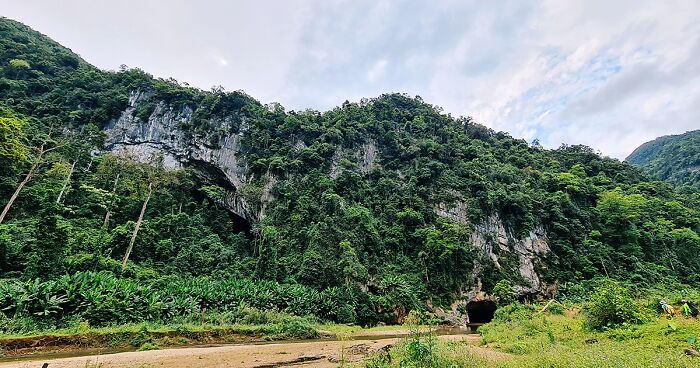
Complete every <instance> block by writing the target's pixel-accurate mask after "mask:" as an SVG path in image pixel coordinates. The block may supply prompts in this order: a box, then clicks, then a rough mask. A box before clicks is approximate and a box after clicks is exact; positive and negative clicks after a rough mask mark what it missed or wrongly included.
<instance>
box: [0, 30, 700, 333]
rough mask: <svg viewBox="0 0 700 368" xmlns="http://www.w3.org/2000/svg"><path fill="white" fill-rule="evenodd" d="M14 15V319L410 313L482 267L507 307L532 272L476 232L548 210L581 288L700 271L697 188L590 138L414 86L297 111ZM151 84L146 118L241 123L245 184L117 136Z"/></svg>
mask: <svg viewBox="0 0 700 368" xmlns="http://www.w3.org/2000/svg"><path fill="white" fill-rule="evenodd" d="M0 34H2V37H0V107H2V109H1V110H0V167H1V168H2V170H0V204H2V205H3V212H2V216H0V277H1V278H2V280H0V310H1V311H2V313H0V314H1V315H2V330H3V332H5V333H8V332H9V333H17V334H27V333H33V332H37V331H46V330H52V329H56V328H69V327H70V326H73V325H75V324H81V323H89V325H90V326H111V325H117V324H124V323H145V322H152V323H164V324H169V323H175V321H177V320H178V319H180V318H192V316H196V315H200V314H203V313H228V312H235V311H237V310H239V309H240V308H242V307H245V306H250V307H255V308H257V309H260V310H265V311H278V312H284V313H291V314H294V315H297V316H307V315H310V316H313V318H316V319H319V320H320V321H323V322H340V323H354V324H359V325H374V324H376V323H378V322H385V323H396V322H399V321H401V320H402V319H403V318H404V317H406V315H407V314H408V312H409V311H411V310H425V309H426V308H427V305H428V304H432V305H433V306H442V307H447V306H450V305H451V304H452V302H454V301H455V300H456V299H460V298H462V297H463V292H464V291H465V290H469V289H470V288H471V287H473V286H474V285H475V284H476V283H478V282H480V283H481V286H482V287H483V291H485V292H487V293H489V294H494V293H497V294H498V298H499V301H500V302H501V303H502V304H505V303H508V302H510V301H512V300H513V299H514V298H515V297H517V296H518V295H514V293H513V290H515V287H517V286H520V287H522V288H521V289H523V288H524V289H527V288H529V287H530V286H532V285H530V281H529V280H527V279H524V278H523V276H522V275H521V274H520V272H519V269H520V265H519V259H518V255H517V254H516V253H515V252H513V251H512V249H511V250H510V251H506V250H503V249H501V248H500V247H498V246H494V247H493V250H494V252H495V253H498V254H497V255H498V256H499V257H500V261H499V264H498V265H496V264H495V263H494V262H493V261H492V259H491V258H490V256H489V255H487V254H485V253H484V252H483V251H482V249H481V248H480V247H477V246H475V245H474V244H473V241H472V235H473V234H474V233H475V232H476V231H478V229H477V227H478V225H479V224H482V223H484V222H485V221H486V220H487V219H494V218H495V219H497V220H498V221H499V222H502V224H503V226H504V229H505V231H506V233H507V234H506V235H507V237H508V238H512V239H511V240H517V239H524V238H527V237H529V236H530V234H531V232H532V231H533V230H534V229H541V230H542V232H543V233H545V234H546V239H547V244H548V247H549V249H550V250H551V251H550V252H548V253H546V254H543V255H542V256H541V257H539V258H538V259H536V260H535V264H536V271H537V272H538V274H539V275H540V279H541V281H542V282H543V283H545V284H546V285H555V284H560V285H564V286H563V287H562V290H563V291H564V292H568V293H570V294H572V295H573V294H574V293H575V292H576V287H577V285H581V284H582V283H585V282H586V281H587V280H591V279H594V278H595V277H598V276H600V275H606V276H610V277H612V278H616V279H619V280H626V281H630V282H634V283H636V284H639V285H655V284H657V283H659V282H664V283H667V284H669V285H671V284H672V285H691V286H695V287H697V286H700V285H699V283H700V276H699V275H700V258H698V257H697V254H698V253H699V252H700V236H699V235H698V234H699V233H700V214H699V212H698V210H699V209H700V193H699V192H698V191H696V190H694V189H692V188H676V187H673V186H672V185H671V184H668V183H663V182H649V181H646V180H645V177H644V175H642V174H641V173H640V172H639V170H638V169H636V168H635V167H633V166H631V165H629V164H627V163H624V162H620V161H617V160H613V159H609V158H603V157H601V156H600V155H598V154H596V153H595V152H593V150H592V149H590V148H588V147H584V146H562V147H560V148H559V149H555V150H545V149H542V148H541V147H538V146H530V145H528V144H527V143H526V142H525V141H523V140H518V139H514V138H512V137H510V136H509V135H507V134H505V133H501V132H494V131H492V130H490V129H488V128H486V127H484V126H482V125H479V124H476V123H475V122H473V121H472V120H471V119H469V118H454V117H452V116H450V115H447V114H443V113H442V112H441V110H440V108H438V107H436V106H432V105H429V104H427V103H425V102H424V101H422V99H421V98H420V97H409V96H405V95H401V94H388V95H383V96H380V97H378V98H375V99H371V100H362V101H360V102H358V103H350V102H346V103H343V104H342V105H341V106H339V107H337V108H335V109H333V110H331V111H327V112H324V113H320V112H317V111H311V110H308V111H285V110H284V108H283V107H282V106H280V105H278V104H270V105H263V104H261V103H259V102H258V101H256V100H254V99H253V98H251V97H250V96H247V95H246V94H245V93H243V92H226V91H223V90H222V89H220V88H215V89H213V90H212V91H202V90H198V89H194V88H191V87H188V86H186V85H181V84H179V83H178V82H177V81H174V80H162V79H154V78H153V77H152V76H150V75H148V74H146V73H144V72H143V71H140V70H138V69H129V68H126V67H124V68H122V69H121V70H119V71H101V70H98V69H97V68H95V67H93V66H91V65H89V64H88V63H86V62H85V61H83V60H82V59H80V58H79V57H78V56H77V55H75V54H73V53H72V52H70V50H68V49H66V48H64V47H62V46H60V45H58V44H56V43H55V42H53V41H51V40H49V39H48V38H46V37H45V36H43V35H41V34H39V33H37V32H35V31H33V30H31V29H29V28H28V27H26V26H24V25H22V24H19V23H17V22H14V21H11V20H7V19H4V18H2V19H0ZM137 95H138V96H140V97H139V99H138V103H137V104H136V105H135V106H131V107H129V108H133V109H134V114H133V116H134V119H136V122H135V124H140V123H144V122H146V121H147V120H148V119H149V118H150V117H152V116H154V114H156V115H157V114H158V113H162V111H166V110H167V111H173V112H188V116H191V118H189V119H182V121H180V122H179V123H178V124H179V125H178V126H177V132H178V133H181V134H182V135H183V136H184V137H185V138H183V139H185V140H186V141H187V144H194V143H192V142H195V141H196V142H197V144H200V145H206V146H207V147H208V148H212V149H215V148H217V147H219V146H220V145H221V143H222V139H223V137H235V139H236V140H237V142H239V143H240V147H241V151H240V152H239V156H237V157H236V160H238V161H240V163H241V167H244V169H245V170H247V171H246V173H245V175H246V178H249V180H248V179H247V180H246V181H245V183H244V184H243V185H242V187H240V188H231V187H230V183H228V182H226V180H225V178H223V179H222V175H221V171H222V168H217V167H210V166H212V165H211V164H210V163H206V162H204V163H202V162H195V163H192V165H190V166H188V167H185V168H182V169H178V170H165V169H164V160H165V159H164V157H163V155H162V152H161V155H159V154H158V153H157V152H156V154H155V155H154V157H139V160H136V159H134V158H133V157H126V156H123V155H117V154H114V153H110V152H109V150H110V147H105V145H104V140H105V137H104V129H105V128H106V127H109V125H110V124H111V123H113V122H114V120H115V119H116V118H118V117H119V116H120V115H121V114H122V113H123V112H124V111H126V109H127V106H130V105H129V97H130V96H132V97H134V96H137ZM134 98H135V97H134ZM159 111H160V112H159ZM145 161H148V162H147V163H145ZM207 164H208V165H209V166H207ZM198 165H199V166H198ZM212 173H214V174H212ZM217 175H218V176H217ZM270 178H274V180H271V179H270ZM268 184H269V185H268ZM226 185H229V187H226V188H224V186H226ZM227 190H229V191H235V195H236V196H238V197H237V198H243V199H244V200H245V203H246V204H247V207H246V209H247V210H249V212H254V213H256V214H262V213H263V212H264V216H263V215H260V216H258V217H256V216H249V218H246V219H244V218H242V217H241V216H240V214H239V215H234V214H231V213H229V212H227V211H226V210H225V209H224V208H223V207H222V206H221V205H220V202H219V201H217V200H220V199H221V198H222V197H223V196H225V195H226V191H227ZM268 190H269V195H267V194H266V193H268ZM264 197H269V200H268V199H265V198H264ZM440 208H447V210H448V211H443V212H447V213H448V214H450V213H451V214H452V215H447V216H445V215H439V214H438V213H439V212H440V211H439V209H440ZM263 209H264V211H263ZM490 240H493V239H490ZM616 295H617V294H614V293H613V294H612V296H611V297H616ZM520 296H521V297H523V296H527V295H520ZM620 300H621V302H623V303H624V302H626V300H625V299H620ZM600 317H601V319H600V321H599V322H596V323H598V325H600V324H602V325H601V326H608V325H616V324H619V323H625V322H629V321H628V319H627V318H628V316H625V317H624V319H623V320H616V319H610V318H609V317H608V316H604V315H601V316H600ZM598 325H596V326H598ZM289 327H290V328H293V329H295V330H298V331H302V332H303V331H305V327H304V326H289ZM596 328H597V327H596Z"/></svg>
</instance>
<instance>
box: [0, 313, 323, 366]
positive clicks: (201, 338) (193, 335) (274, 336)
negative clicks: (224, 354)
mask: <svg viewBox="0 0 700 368" xmlns="http://www.w3.org/2000/svg"><path fill="white" fill-rule="evenodd" d="M316 326H317V323H316V321H314V320H313V319H309V318H303V317H296V316H291V315H288V314H284V313H279V312H264V311H259V310H254V309H249V308H248V309H246V310H245V311H243V312H241V313H238V315H237V316H232V315H228V314H226V315H223V314H212V315H208V316H207V315H200V316H193V317H190V318H188V319H186V320H182V321H181V322H180V323H172V324H156V323H138V324H129V325H119V326H110V327H100V328H91V327H89V326H87V325H86V324H85V323H83V322H80V323H76V324H75V325H73V326H71V327H69V328H65V329H56V330H47V331H34V332H33V333H29V334H22V335H4V336H2V337H1V338H0V348H1V349H2V351H4V352H5V356H19V355H27V354H32V353H36V352H50V351H54V350H60V349H66V348H68V349H92V348H107V349H115V350H132V349H138V350H152V349H157V348H159V347H168V346H183V345H197V344H212V343H239V342H250V341H256V340H281V339H308V338H316V337H318V336H319V333H318V330H317V328H316Z"/></svg>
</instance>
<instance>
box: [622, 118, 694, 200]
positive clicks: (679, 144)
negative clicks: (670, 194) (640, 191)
mask: <svg viewBox="0 0 700 368" xmlns="http://www.w3.org/2000/svg"><path fill="white" fill-rule="evenodd" d="M625 161H627V162H629V163H632V164H634V165H639V166H641V167H642V169H643V170H644V171H645V172H646V173H648V174H649V175H650V176H651V177H653V178H658V179H661V180H666V181H669V182H671V183H674V184H685V185H690V186H693V187H695V188H696V189H700V130H694V131H690V132H686V133H684V134H679V135H667V136H663V137H659V138H656V139H654V140H653V141H649V142H646V143H644V144H642V145H641V146H639V147H637V149H635V150H634V152H632V153H631V154H630V155H629V156H628V157H627V158H626V159H625Z"/></svg>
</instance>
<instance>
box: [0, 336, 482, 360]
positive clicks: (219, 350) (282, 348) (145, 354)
mask: <svg viewBox="0 0 700 368" xmlns="http://www.w3.org/2000/svg"><path fill="white" fill-rule="evenodd" d="M439 338H440V339H450V340H464V341H466V342H467V343H469V344H470V345H474V349H475V350H476V352H477V353H479V352H480V353H483V354H484V355H491V354H493V353H494V352H493V351H490V350H488V349H485V348H480V347H478V346H475V345H477V343H478V341H479V336H478V335H464V334H460V335H443V336H440V337H439ZM399 340H400V338H399V337H385V336H381V335H377V336H369V337H366V338H361V339H358V340H347V341H312V342H281V343H270V344H243V345H225V346H217V347H201V348H179V349H165V350H152V351H140V352H127V353H117V354H109V355H101V356H95V355H93V356H82V357H73V358H61V359H53V360H46V359H44V360H31V361H18V362H4V363H0V368H11V367H17V368H20V367H21V368H42V366H43V365H44V363H48V366H47V367H44V368H68V367H80V368H98V367H99V368H185V367H187V368H204V367H222V368H223V367H241V368H272V367H303V368H311V367H313V368H325V367H337V366H338V365H339V363H340V362H341V360H342V359H344V360H345V361H346V362H357V361H360V360H362V359H363V358H365V357H366V356H367V355H369V354H371V353H373V352H376V351H377V350H379V349H382V348H385V347H388V346H390V345H394V344H396V343H397V342H398V341H399Z"/></svg>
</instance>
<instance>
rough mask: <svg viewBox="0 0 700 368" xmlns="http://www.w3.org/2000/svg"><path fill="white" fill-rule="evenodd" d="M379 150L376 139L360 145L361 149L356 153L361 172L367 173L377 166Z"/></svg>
mask: <svg viewBox="0 0 700 368" xmlns="http://www.w3.org/2000/svg"><path fill="white" fill-rule="evenodd" d="M378 154H379V150H378V149H377V143H376V142H374V141H369V142H367V143H365V144H363V145H362V146H361V147H360V150H359V151H358V152H357V154H356V158H357V164H358V166H359V168H360V172H362V173H363V174H367V173H369V172H370V171H372V170H373V169H374V168H375V167H376V160H377V155H378Z"/></svg>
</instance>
